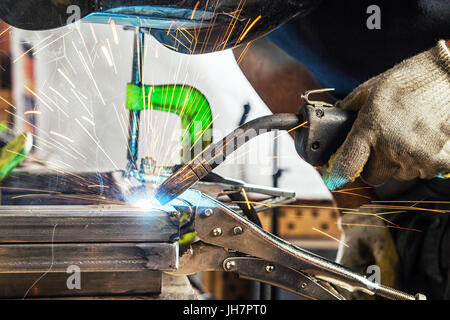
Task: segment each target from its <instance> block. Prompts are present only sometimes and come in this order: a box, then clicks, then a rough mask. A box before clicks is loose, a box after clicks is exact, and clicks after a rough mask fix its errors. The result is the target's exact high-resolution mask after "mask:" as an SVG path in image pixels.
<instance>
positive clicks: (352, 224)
mask: <svg viewBox="0 0 450 320" xmlns="http://www.w3.org/2000/svg"><path fill="white" fill-rule="evenodd" d="M341 225H343V226H353V227H374V228H392V229H401V230H407V231H415V232H423V231H422V230H419V229H412V228H405V227H399V226H380V225H375V224H362V223H341Z"/></svg>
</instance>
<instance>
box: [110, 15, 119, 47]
mask: <svg viewBox="0 0 450 320" xmlns="http://www.w3.org/2000/svg"><path fill="white" fill-rule="evenodd" d="M111 30H112V33H113V37H114V43H115V44H116V45H118V44H119V37H118V36H117V30H116V23H115V22H114V20H112V19H111Z"/></svg>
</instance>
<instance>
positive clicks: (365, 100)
mask: <svg viewBox="0 0 450 320" xmlns="http://www.w3.org/2000/svg"><path fill="white" fill-rule="evenodd" d="M338 106H339V107H341V108H344V109H350V110H355V111H357V110H359V112H358V116H357V118H356V120H355V122H354V124H353V127H352V129H351V130H350V132H349V134H348V136H347V138H346V140H345V142H344V143H343V144H342V146H341V147H340V148H339V149H338V151H337V152H336V154H334V155H333V156H332V157H331V158H330V161H329V163H328V166H326V167H325V168H324V170H323V172H322V175H323V179H324V182H325V184H326V185H327V187H328V188H329V189H330V190H334V189H337V188H339V187H341V186H343V185H344V184H346V183H348V182H352V181H354V180H355V179H356V178H357V177H358V176H360V175H361V177H362V178H363V180H364V181H365V182H367V183H368V184H371V185H380V184H382V183H384V182H386V181H387V180H388V179H389V178H391V177H394V178H396V179H398V180H412V179H414V178H422V179H431V178H435V177H442V178H444V177H445V178H449V177H450V175H449V172H450V50H449V45H448V42H446V41H443V40H441V41H439V42H438V44H437V45H436V46H435V47H433V48H432V49H430V50H428V51H425V52H423V53H421V54H418V55H416V56H414V57H412V58H410V59H407V60H405V61H403V62H401V63H400V64H398V65H396V66H395V67H393V68H392V69H390V70H388V71H386V72H385V73H383V74H381V75H378V76H376V77H374V78H372V79H370V80H368V81H367V82H365V83H363V84H362V85H360V86H359V87H358V88H356V89H355V90H354V91H353V92H352V93H351V94H350V95H349V96H347V97H346V98H345V99H344V100H343V101H340V102H339V103H338Z"/></svg>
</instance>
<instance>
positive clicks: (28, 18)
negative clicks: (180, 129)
mask: <svg viewBox="0 0 450 320" xmlns="http://www.w3.org/2000/svg"><path fill="white" fill-rule="evenodd" d="M318 2H320V0H1V1H0V18H1V19H3V20H4V21H5V22H7V23H8V24H10V25H12V26H14V27H17V28H20V29H26V30H46V29H52V28H57V27H61V26H64V25H67V24H70V23H73V22H75V21H77V20H79V19H81V20H82V21H86V22H91V23H110V22H111V21H112V20H114V22H115V24H117V25H123V26H127V27H140V28H143V29H144V30H145V29H148V32H150V33H151V34H152V35H153V36H154V37H155V38H156V39H157V40H158V41H160V42H161V43H162V44H164V45H165V46H167V47H168V48H170V49H172V50H175V51H178V52H181V53H189V54H198V53H207V52H214V51H220V50H224V49H228V48H231V47H235V46H238V45H241V44H245V43H248V42H250V41H252V40H255V39H257V38H259V37H262V36H264V35H265V34H267V33H269V32H270V31H272V30H273V29H275V28H277V27H278V26H280V25H281V24H283V23H284V22H286V21H287V20H289V19H291V18H293V17H295V16H299V15H304V14H306V13H308V12H309V11H311V10H312V9H313V8H314V7H315V6H316V5H317V3H318Z"/></svg>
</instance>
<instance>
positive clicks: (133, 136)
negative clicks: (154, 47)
mask: <svg viewBox="0 0 450 320" xmlns="http://www.w3.org/2000/svg"><path fill="white" fill-rule="evenodd" d="M135 37H136V40H135V45H134V46H133V69H132V74H131V82H132V83H133V84H136V85H139V86H140V85H142V76H143V63H144V53H143V50H144V37H145V34H144V33H143V32H141V30H139V28H136V35H135ZM139 122H140V111H139V110H130V116H129V127H128V153H127V159H128V161H129V162H128V166H127V171H129V170H137V169H138V167H137V164H136V161H137V157H138V147H139Z"/></svg>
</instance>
